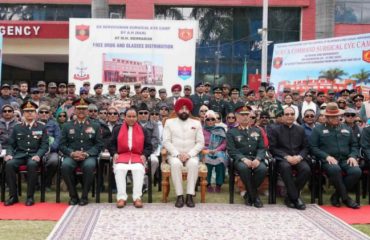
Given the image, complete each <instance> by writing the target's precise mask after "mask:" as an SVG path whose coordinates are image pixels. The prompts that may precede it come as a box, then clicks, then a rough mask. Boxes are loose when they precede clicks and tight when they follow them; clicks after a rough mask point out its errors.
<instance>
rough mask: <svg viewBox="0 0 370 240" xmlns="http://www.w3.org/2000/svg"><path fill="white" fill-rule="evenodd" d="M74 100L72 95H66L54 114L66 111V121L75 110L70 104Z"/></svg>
mask: <svg viewBox="0 0 370 240" xmlns="http://www.w3.org/2000/svg"><path fill="white" fill-rule="evenodd" d="M74 100H75V97H74V96H73V95H68V96H67V98H66V100H65V101H64V103H63V104H62V105H61V106H60V107H59V108H58V110H57V111H56V115H58V114H59V113H60V112H62V111H64V112H66V113H67V121H69V120H71V119H72V117H73V115H74V112H75V107H74V106H73V105H72V103H73V101H74Z"/></svg>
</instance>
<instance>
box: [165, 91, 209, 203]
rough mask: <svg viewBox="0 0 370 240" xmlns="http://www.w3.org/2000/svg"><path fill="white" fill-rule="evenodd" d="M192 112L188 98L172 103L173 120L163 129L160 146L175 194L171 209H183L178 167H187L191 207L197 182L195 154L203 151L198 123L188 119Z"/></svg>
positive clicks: (188, 197)
mask: <svg viewBox="0 0 370 240" xmlns="http://www.w3.org/2000/svg"><path fill="white" fill-rule="evenodd" d="M192 110H193V103H192V102H191V101H190V99H187V98H181V99H179V100H178V101H177V102H176V104H175V112H176V114H177V118H174V119H168V120H167V121H166V123H165V126H164V132H163V146H164V147H165V148H166V149H167V151H168V153H169V163H170V165H171V176H172V181H173V183H174V186H175V191H176V195H177V199H176V204H175V206H176V207H178V208H181V207H183V206H184V196H183V189H182V168H183V167H184V166H185V167H186V168H187V173H188V176H187V181H188V182H187V189H186V205H187V206H188V207H195V204H194V201H193V195H195V185H196V183H197V179H198V165H199V157H198V155H199V153H200V151H202V149H203V148H204V136H203V130H202V125H201V123H200V121H198V120H194V119H191V118H189V116H190V113H191V111H192Z"/></svg>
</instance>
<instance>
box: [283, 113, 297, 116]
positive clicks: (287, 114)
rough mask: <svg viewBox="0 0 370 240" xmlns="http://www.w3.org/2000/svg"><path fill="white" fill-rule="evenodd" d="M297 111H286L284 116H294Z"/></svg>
mask: <svg viewBox="0 0 370 240" xmlns="http://www.w3.org/2000/svg"><path fill="white" fill-rule="evenodd" d="M294 115H295V113H284V116H294Z"/></svg>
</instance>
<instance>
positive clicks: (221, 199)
mask: <svg viewBox="0 0 370 240" xmlns="http://www.w3.org/2000/svg"><path fill="white" fill-rule="evenodd" d="M171 187H173V185H171ZM25 190H26V186H23V192H24V191H25ZM128 191H129V192H130V189H128ZM331 191H332V188H331V189H328V190H327V193H325V194H324V204H329V197H330V192H331ZM197 194H198V193H197ZM90 196H91V195H90ZM35 197H36V201H39V200H40V195H39V194H36V196H35ZM146 197H147V195H144V201H147V199H146ZM303 197H304V200H305V202H306V203H309V202H310V194H309V192H308V190H307V189H306V190H305V192H304V193H303ZM161 198H162V192H158V189H157V188H156V187H155V188H154V189H153V202H154V203H159V202H161ZM175 198H176V196H175V194H174V189H173V188H172V189H171V192H170V195H169V204H174V202H175ZM261 199H262V201H263V202H264V203H267V197H261ZM24 200H25V196H24V195H22V197H21V198H20V201H24ZM68 200H69V197H68V193H67V192H62V193H61V201H62V202H68ZM100 200H101V202H108V194H107V193H106V192H103V193H101V195H100ZM114 200H115V196H113V201H114ZM195 200H196V201H197V202H199V200H200V197H199V196H197V197H196V198H195ZM234 200H235V204H243V199H242V198H241V197H240V195H239V193H235V198H234ZM361 200H362V204H363V205H365V204H367V199H361ZM46 201H47V202H55V191H53V192H48V193H46ZM93 201H94V199H93V198H91V197H90V202H93ZM228 201H229V192H228V184H225V185H224V186H223V187H222V192H221V193H207V195H206V202H207V203H228ZM130 202H132V200H131V199H130V198H129V203H130ZM277 204H283V199H282V198H278V199H277ZM55 224H56V222H54V221H8V220H2V221H1V222H0V240H2V239H12V240H17V239H28V240H38V239H46V238H47V236H48V235H49V233H50V232H51V231H52V229H53V227H54V226H55ZM352 226H353V227H354V228H356V229H358V230H359V231H361V232H363V233H365V234H367V235H368V236H370V224H364V225H358V224H356V225H352Z"/></svg>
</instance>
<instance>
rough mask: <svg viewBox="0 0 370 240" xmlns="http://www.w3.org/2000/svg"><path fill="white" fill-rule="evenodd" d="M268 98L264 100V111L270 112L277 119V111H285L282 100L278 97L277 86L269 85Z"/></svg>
mask: <svg viewBox="0 0 370 240" xmlns="http://www.w3.org/2000/svg"><path fill="white" fill-rule="evenodd" d="M266 90H267V95H266V98H265V99H264V100H263V101H262V103H261V106H262V111H264V112H268V113H269V115H270V117H271V118H273V119H275V118H276V114H277V112H283V107H282V106H281V102H280V101H278V100H277V99H276V96H275V88H274V87H273V86H269V87H267V89H266Z"/></svg>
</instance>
